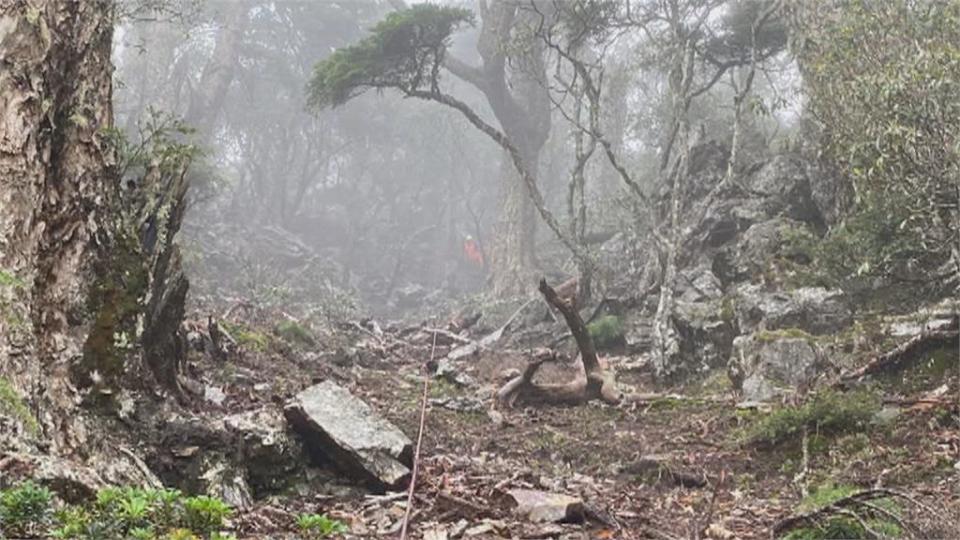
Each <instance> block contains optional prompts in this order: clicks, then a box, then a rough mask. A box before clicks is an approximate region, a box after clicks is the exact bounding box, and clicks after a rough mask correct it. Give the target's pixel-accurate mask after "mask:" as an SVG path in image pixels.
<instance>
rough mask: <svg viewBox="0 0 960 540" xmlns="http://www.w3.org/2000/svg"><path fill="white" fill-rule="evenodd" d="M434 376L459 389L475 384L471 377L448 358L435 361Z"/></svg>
mask: <svg viewBox="0 0 960 540" xmlns="http://www.w3.org/2000/svg"><path fill="white" fill-rule="evenodd" d="M434 375H435V376H436V377H437V378H438V379H443V380H445V381H447V382H448V383H450V384H453V385H456V386H459V387H461V388H465V387H468V386H474V385H475V384H476V381H475V380H474V379H473V377H471V376H470V375H468V374H466V373H464V372H463V368H462V367H461V366H457V365H455V364H454V363H453V361H452V360H450V359H449V358H441V359H440V360H439V361H437V370H436V372H435V373H434Z"/></svg>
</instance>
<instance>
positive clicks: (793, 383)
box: [727, 331, 827, 402]
mask: <svg viewBox="0 0 960 540" xmlns="http://www.w3.org/2000/svg"><path fill="white" fill-rule="evenodd" d="M826 365H827V364H826V362H825V360H824V355H823V354H822V353H821V351H820V349H819V347H818V346H817V344H816V343H815V341H814V340H813V339H812V336H809V335H803V334H802V333H800V332H798V331H792V332H790V331H784V332H768V331H761V332H757V333H754V334H751V335H747V336H739V337H737V338H736V339H734V340H733V353H732V354H731V356H730V362H729V364H728V366H727V373H728V374H729V376H730V381H731V383H732V384H733V388H734V389H735V390H737V391H739V392H740V394H741V397H742V399H743V400H744V401H748V402H762V401H769V400H771V399H773V398H776V397H779V396H781V395H784V394H787V393H790V392H796V391H801V390H803V389H806V388H809V387H810V386H811V385H812V384H813V382H814V380H816V378H817V377H818V376H819V375H820V374H821V373H822V372H823V370H824V368H825V367H826Z"/></svg>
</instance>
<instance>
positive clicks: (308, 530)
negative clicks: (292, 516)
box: [297, 514, 347, 538]
mask: <svg viewBox="0 0 960 540" xmlns="http://www.w3.org/2000/svg"><path fill="white" fill-rule="evenodd" d="M297 528H298V529H300V532H301V533H303V534H304V535H306V536H309V537H311V538H326V537H328V536H332V535H334V534H343V533H346V532H347V526H346V525H344V524H343V522H341V521H338V520H336V519H331V518H329V517H327V516H326V514H301V515H300V516H298V517H297Z"/></svg>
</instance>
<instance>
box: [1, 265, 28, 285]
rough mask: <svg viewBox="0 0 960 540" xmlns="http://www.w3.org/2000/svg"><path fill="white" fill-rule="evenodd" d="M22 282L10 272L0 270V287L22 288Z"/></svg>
mask: <svg viewBox="0 0 960 540" xmlns="http://www.w3.org/2000/svg"><path fill="white" fill-rule="evenodd" d="M23 286H24V283H23V280H22V279H20V278H18V277H17V276H16V275H14V274H13V273H12V272H8V271H6V270H3V269H2V268H0V287H18V288H19V287H23Z"/></svg>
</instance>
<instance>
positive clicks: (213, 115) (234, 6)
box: [184, 1, 250, 138]
mask: <svg viewBox="0 0 960 540" xmlns="http://www.w3.org/2000/svg"><path fill="white" fill-rule="evenodd" d="M221 7H222V9H223V10H224V13H223V14H222V15H221V16H220V18H222V23H221V24H222V26H221V28H220V31H219V32H218V33H217V40H216V43H215V44H214V46H213V53H212V55H211V56H210V60H209V61H208V62H207V64H206V65H205V66H204V68H203V73H202V74H201V75H200V82H199V84H198V85H197V88H196V89H195V90H194V92H193V95H192V96H191V97H190V105H189V106H188V107H187V113H186V115H185V116H184V119H185V120H186V121H187V123H188V124H190V125H191V126H193V127H195V128H197V129H198V130H199V131H200V133H201V135H202V137H203V138H209V137H210V135H211V134H212V133H214V131H215V130H214V127H215V124H216V122H217V119H218V117H219V115H220V111H221V110H222V109H223V103H224V100H225V99H226V97H227V90H229V89H230V84H231V83H232V82H233V78H234V75H235V73H236V67H237V62H238V61H239V58H240V45H241V42H242V40H243V32H244V30H245V29H246V27H247V24H248V22H249V17H248V16H247V12H248V11H249V9H250V6H249V4H248V3H247V2H246V1H235V2H229V3H224V4H222V5H221Z"/></svg>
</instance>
